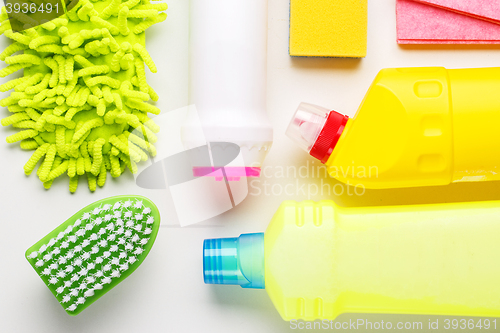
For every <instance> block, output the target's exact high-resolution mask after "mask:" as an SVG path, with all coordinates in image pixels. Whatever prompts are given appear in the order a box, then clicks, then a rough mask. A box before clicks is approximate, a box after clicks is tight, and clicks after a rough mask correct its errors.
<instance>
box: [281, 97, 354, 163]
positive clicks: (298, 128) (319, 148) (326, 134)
mask: <svg viewBox="0 0 500 333" xmlns="http://www.w3.org/2000/svg"><path fill="white" fill-rule="evenodd" d="M348 120H349V117H348V116H344V115H341V114H340V113H337V112H335V111H329V110H328V109H325V108H323V107H320V106H316V105H312V104H307V103H302V104H300V105H299V108H298V109H297V112H295V115H294V117H293V119H292V121H291V122H290V125H289V126H288V129H287V130H286V135H287V136H288V137H289V138H290V139H292V140H293V141H294V142H295V143H296V144H298V145H299V147H301V148H302V149H304V150H305V151H307V152H308V153H309V154H310V155H311V156H313V157H316V158H317V159H319V160H320V161H321V162H322V163H326V161H328V158H329V157H330V155H331V154H332V151H333V149H334V148H335V145H336V144H337V142H338V140H339V138H340V135H342V132H343V131H344V128H345V126H346V124H347V121H348Z"/></svg>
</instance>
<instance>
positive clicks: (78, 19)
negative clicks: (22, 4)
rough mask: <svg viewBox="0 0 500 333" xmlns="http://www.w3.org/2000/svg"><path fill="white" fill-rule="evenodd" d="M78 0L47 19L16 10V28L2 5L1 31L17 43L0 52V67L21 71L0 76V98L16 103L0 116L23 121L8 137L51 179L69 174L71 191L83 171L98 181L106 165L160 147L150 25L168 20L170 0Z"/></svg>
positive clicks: (130, 161)
mask: <svg viewBox="0 0 500 333" xmlns="http://www.w3.org/2000/svg"><path fill="white" fill-rule="evenodd" d="M35 2H36V3H37V4H38V3H42V2H40V1H39V0H37V1H34V0H33V3H35ZM62 5H63V6H64V9H65V10H66V6H65V4H64V3H62ZM72 6H73V7H72V8H71V5H70V6H68V7H67V8H71V9H70V10H66V13H65V14H63V15H61V16H60V17H58V18H55V19H53V20H50V21H46V22H45V23H42V24H41V25H36V24H35V23H34V22H32V21H33V20H32V18H31V17H29V16H23V15H22V13H19V14H18V15H17V16H15V18H16V19H18V20H19V21H21V22H22V23H24V25H23V27H24V30H21V31H18V29H15V28H14V31H12V26H11V23H10V22H11V21H9V19H8V14H7V11H8V9H9V7H3V8H2V13H1V14H0V18H1V21H2V24H1V26H0V32H1V33H3V34H4V35H5V36H6V37H8V38H10V39H12V40H13V43H12V44H11V45H10V46H8V47H7V48H6V49H5V50H4V51H3V52H2V53H1V54H0V59H1V60H3V61H5V63H6V64H7V65H8V66H7V67H5V68H3V69H2V70H0V77H6V76H8V75H9V74H13V73H15V72H17V71H18V70H21V69H23V70H24V76H23V77H21V78H16V79H13V80H11V81H9V82H7V83H4V84H2V85H1V86H0V90H1V91H3V92H5V91H8V90H11V89H14V91H13V92H12V93H11V94H10V96H9V97H7V98H4V99H3V100H1V101H0V105H1V106H4V107H7V108H8V110H9V111H10V112H11V113H12V115H11V116H9V117H7V118H5V119H3V120H2V122H1V123H2V125H3V126H8V125H12V126H13V127H15V128H19V129H20V131H19V132H18V133H16V134H13V135H11V136H9V137H7V142H8V143H15V142H20V144H21V148H22V149H26V150H34V153H33V155H32V156H31V158H30V159H29V160H28V162H27V163H26V165H25V166H24V172H25V173H26V174H27V175H29V174H31V173H32V172H33V170H34V169H35V168H36V166H37V165H38V164H39V167H38V170H37V175H38V177H39V178H40V180H41V181H42V182H43V184H44V186H45V188H47V189H48V188H50V187H51V185H52V182H53V181H54V179H55V178H57V177H59V176H61V175H63V174H67V175H68V176H69V179H70V180H69V188H70V191H71V192H75V191H76V188H77V186H78V179H79V176H83V175H86V177H87V179H88V185H89V188H90V190H91V191H94V190H95V189H96V186H97V185H99V186H103V185H104V183H105V182H106V177H107V173H108V171H109V172H110V174H111V176H112V177H119V176H120V175H121V174H122V173H123V172H124V171H125V170H126V169H127V168H128V169H129V170H130V171H131V172H132V173H135V172H137V166H136V163H138V162H140V161H146V160H147V159H148V155H152V156H154V155H155V154H156V150H155V148H154V146H153V145H152V144H154V143H155V142H156V136H155V133H158V131H159V128H158V127H157V125H156V124H155V123H154V122H153V121H152V120H151V119H150V118H149V117H148V113H152V114H159V113H160V110H159V109H158V108H157V107H156V106H154V105H152V104H151V103H150V102H149V101H150V100H153V101H157V100H158V95H157V94H156V93H155V91H154V90H153V89H152V88H151V87H150V86H149V85H148V83H147V82H146V73H145V65H146V66H147V67H148V68H149V70H150V71H151V72H153V73H156V71H157V70H156V66H155V64H154V63H153V60H152V59H151V57H150V55H149V53H148V52H147V50H146V49H145V34H144V32H145V30H146V29H147V28H149V27H150V26H152V25H153V24H155V23H158V22H162V21H163V20H165V18H166V16H167V15H166V14H165V13H164V12H162V11H165V10H166V9H167V5H166V4H165V3H161V2H150V0H128V1H122V0H106V1H95V2H90V1H89V0H80V1H78V2H77V3H76V5H75V4H74V3H73V5H72ZM6 8H7V9H6ZM12 10H13V8H12V7H11V8H10V12H9V15H11V16H12V14H11V12H12ZM42 22H43V21H42ZM35 25H36V26H35ZM33 26H35V27H33Z"/></svg>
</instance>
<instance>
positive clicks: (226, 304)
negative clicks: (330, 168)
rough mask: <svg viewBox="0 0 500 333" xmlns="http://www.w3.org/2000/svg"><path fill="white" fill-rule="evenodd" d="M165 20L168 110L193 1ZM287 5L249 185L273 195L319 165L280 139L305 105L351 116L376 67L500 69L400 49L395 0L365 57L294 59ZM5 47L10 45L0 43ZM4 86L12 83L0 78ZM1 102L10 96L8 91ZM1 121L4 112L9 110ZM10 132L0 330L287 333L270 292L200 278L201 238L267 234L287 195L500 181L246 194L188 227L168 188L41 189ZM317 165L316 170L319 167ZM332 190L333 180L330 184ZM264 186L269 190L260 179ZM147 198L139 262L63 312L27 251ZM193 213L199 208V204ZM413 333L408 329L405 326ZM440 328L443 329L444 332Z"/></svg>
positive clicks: (442, 49) (163, 69) (454, 55)
mask: <svg viewBox="0 0 500 333" xmlns="http://www.w3.org/2000/svg"><path fill="white" fill-rule="evenodd" d="M168 5H169V9H168V18H167V20H166V21H165V22H163V23H161V24H158V25H155V26H154V27H152V28H150V29H149V30H148V31H147V35H148V36H147V39H148V40H147V48H148V50H149V52H150V53H151V55H152V57H153V59H154V60H155V62H156V64H157V67H158V74H153V75H148V76H149V77H148V80H149V83H150V84H151V86H153V87H154V88H155V89H156V91H157V92H158V93H159V95H160V96H161V99H160V101H159V102H158V104H157V105H158V106H159V107H160V108H161V109H162V110H163V112H167V111H170V110H175V109H178V108H181V107H183V106H186V105H187V84H188V82H187V72H188V63H187V55H188V16H189V15H188V14H189V2H188V1H187V0H169V1H168ZM288 8H289V0H269V44H268V45H269V51H268V59H269V62H268V112H269V117H270V119H271V122H272V124H273V126H274V130H275V139H274V146H273V148H272V150H271V152H270V154H269V155H268V157H267V160H266V165H267V166H269V168H268V177H262V178H261V179H260V180H259V181H257V182H256V183H254V186H255V187H257V188H259V189H260V190H261V191H262V192H263V191H264V190H265V187H266V186H268V188H271V186H272V185H275V186H276V189H278V188H279V187H280V186H285V185H287V184H289V183H292V184H295V182H296V179H294V178H293V177H280V175H278V174H276V173H277V172H278V171H279V168H280V167H286V166H288V165H294V166H296V167H297V168H298V167H301V166H306V167H307V166H311V165H312V163H313V159H312V158H311V157H308V156H307V154H306V153H305V152H303V151H301V150H300V149H298V148H297V147H295V146H294V144H293V143H292V142H291V141H290V140H289V139H288V138H287V137H286V136H285V135H284V132H285V129H286V126H287V125H288V123H289V121H290V119H291V116H292V115H293V113H294V111H295V109H296V107H297V106H298V104H299V103H300V102H302V101H306V102H311V103H314V104H318V105H322V106H325V107H328V108H332V109H335V110H337V111H339V112H343V113H345V114H348V115H350V116H353V115H354V114H355V112H356V109H357V107H358V106H359V104H360V102H361V100H362V98H363V96H364V94H365V93H366V91H367V89H368V87H369V85H370V83H371V82H372V80H373V78H374V77H375V75H376V74H377V72H378V71H379V70H380V69H382V68H385V67H410V66H445V67H448V68H461V67H489V66H491V67H493V66H500V48H499V47H491V46H432V47H431V46H428V47H426V46H423V47H422V46H421V47H419V46H414V47H400V46H398V45H397V44H396V22H395V0H372V1H369V28H368V55H367V57H366V58H365V59H362V60H352V59H316V58H301V59H292V58H290V57H289V56H288V26H289V23H288V16H289V9H288ZM1 43H2V46H1V47H2V49H3V47H4V45H5V43H6V42H5V38H4V37H2V42H1ZM148 74H149V73H148ZM2 82H5V79H4V80H3V81H2ZM3 96H5V94H4V95H3ZM0 113H1V116H2V118H3V117H4V116H6V115H8V111H7V110H6V109H5V108H2V110H1V111H0ZM12 133H13V129H11V128H2V129H1V130H0V156H1V161H2V162H1V163H0V181H1V182H0V184H1V185H0V186H1V187H0V188H1V192H0V208H1V210H0V211H1V214H0V220H1V222H0V223H1V229H0V230H1V232H0V253H1V255H0V332H9V333H10V332H51V333H56V332H92V333H97V332H176V333H177V332H179V333H181V332H198V331H199V332H218V333H222V332H231V333H232V332H273V333H277V332H289V331H293V329H292V328H291V327H290V324H289V323H287V322H285V321H282V319H281V318H280V316H279V315H278V313H277V312H276V310H275V309H274V307H273V305H272V303H271V301H270V300H269V298H268V296H267V294H266V292H265V291H263V290H244V289H242V288H240V287H232V286H208V285H205V284H204V283H203V276H202V251H201V248H202V242H203V240H204V239H205V238H213V237H232V236H238V235H240V234H241V233H246V232H260V231H264V230H265V228H266V226H267V224H268V222H269V221H270V219H271V217H272V216H273V214H274V212H275V211H276V210H277V208H278V206H279V204H280V203H281V201H283V200H299V201H300V200H305V199H314V200H321V199H333V200H335V201H336V202H337V203H338V204H340V205H345V206H364V205H381V204H411V203H430V202H451V201H468V200H492V199H499V198H500V187H499V186H498V183H482V184H481V183H476V184H474V183H471V184H460V185H452V186H445V187H436V188H420V189H402V190H382V191H366V193H365V194H364V195H362V196H349V195H348V194H347V189H346V188H345V187H344V189H345V191H344V192H345V193H344V194H343V195H340V196H334V195H328V194H324V195H321V194H320V195H316V196H312V197H311V196H310V195H307V193H302V192H301V191H300V190H299V191H297V193H296V194H293V195H286V194H282V195H279V196H276V195H272V194H269V195H265V194H261V195H258V196H256V195H253V194H255V193H256V192H255V191H257V190H255V189H252V190H251V193H253V194H251V195H249V196H248V197H247V199H246V200H245V201H244V202H243V203H242V204H240V205H238V206H237V207H236V208H234V209H232V210H231V211H229V212H227V213H224V214H222V215H220V216H217V217H216V218H213V219H211V220H209V221H207V222H204V223H201V224H198V225H196V226H194V227H188V228H181V227H180V226H179V225H178V222H177V220H176V215H175V212H174V211H173V208H172V202H171V198H170V197H169V195H168V193H165V191H154V190H144V189H141V188H139V187H137V186H136V185H135V184H134V180H133V177H132V176H131V175H127V176H122V177H120V178H119V179H118V180H117V181H113V180H109V179H108V183H107V184H106V186H105V187H104V188H103V189H98V190H97V191H96V192H95V193H93V194H92V193H90V192H89V191H88V189H87V188H86V184H85V182H84V180H83V179H82V181H81V183H80V188H79V190H78V191H77V193H76V194H74V195H70V194H69V192H68V188H67V182H68V180H67V178H65V179H64V180H61V181H56V182H55V183H54V186H53V188H52V189H51V190H50V191H45V190H44V189H43V186H42V184H41V183H40V182H39V181H38V180H37V179H36V178H35V176H34V175H33V176H31V177H26V176H24V174H23V171H22V166H23V165H24V163H25V162H26V160H27V159H28V158H29V156H31V154H32V153H31V152H24V151H22V150H21V149H20V148H19V146H18V145H8V144H6V143H5V138H6V137H7V136H8V135H10V134H12ZM314 163H316V164H317V162H314ZM316 164H315V165H316ZM323 181H326V182H329V183H330V184H331V185H336V184H337V182H336V181H335V180H332V179H326V180H323ZM265 182H267V184H268V185H266V184H265ZM303 184H304V186H306V187H307V186H308V184H318V185H320V184H321V178H318V177H310V178H309V179H299V187H300V186H301V185H303ZM125 193H131V194H142V195H145V196H148V197H149V198H151V199H152V200H153V201H155V202H156V204H157V205H158V207H159V209H160V212H161V214H162V225H161V229H160V232H159V234H158V238H157V240H156V243H155V245H154V247H153V250H152V251H151V253H150V254H149V256H148V258H147V260H146V261H145V262H144V263H143V264H142V266H141V267H140V268H139V269H138V270H137V271H136V272H135V273H134V274H132V275H131V276H130V277H129V278H128V279H126V280H125V281H124V282H122V283H121V284H120V285H119V286H117V287H116V288H114V289H113V290H112V291H110V292H109V293H108V294H107V295H105V296H104V297H102V298H101V299H100V300H99V301H97V302H96V303H94V304H93V305H92V306H91V307H89V308H88V309H87V310H85V311H84V312H82V313H81V314H80V315H78V316H77V317H70V316H68V315H67V314H66V313H65V312H64V311H63V309H62V308H61V306H60V305H59V304H58V303H57V301H56V300H55V298H54V297H53V296H52V294H51V293H50V292H49V290H48V289H47V288H46V287H45V286H44V284H43V282H42V281H41V280H40V278H39V277H38V276H37V275H36V274H35V272H34V271H33V269H32V268H31V267H30V265H29V264H28V262H27V261H26V260H25V258H24V252H25V250H26V249H27V248H28V247H30V246H31V245H32V244H34V243H35V242H36V241H38V240H39V239H40V238H41V237H42V236H44V235H46V234H47V233H48V232H49V231H51V230H52V229H54V228H55V227H56V226H58V225H59V224H60V223H62V222H63V221H65V220H66V219H67V218H68V217H70V216H71V215H73V214H74V213H75V212H76V211H78V210H79V209H81V208H82V207H84V206H86V205H87V204H90V203H92V202H94V201H96V200H99V199H102V198H105V197H108V196H113V195H119V194H125ZM193 205H194V206H195V205H196V203H193ZM358 318H365V319H369V320H372V321H380V320H384V321H388V320H390V321H393V322H399V321H402V322H405V321H408V320H409V321H423V322H424V323H427V322H428V320H429V319H432V320H435V319H436V318H435V317H428V316H388V315H354V314H353V315H342V316H341V317H340V318H339V320H340V321H349V319H352V320H356V319H358ZM410 331H411V330H410ZM442 331H443V332H444V331H445V330H442Z"/></svg>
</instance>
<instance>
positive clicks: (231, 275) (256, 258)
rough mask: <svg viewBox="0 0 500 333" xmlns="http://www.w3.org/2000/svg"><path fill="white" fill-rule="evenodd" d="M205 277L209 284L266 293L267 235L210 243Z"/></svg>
mask: <svg viewBox="0 0 500 333" xmlns="http://www.w3.org/2000/svg"><path fill="white" fill-rule="evenodd" d="M203 276H204V279H205V283H206V284H229V285H239V286H241V287H243V288H258V289H264V287H265V280H264V234H263V233H259V234H244V235H241V236H240V237H238V238H216V239H206V240H205V241H204V242H203Z"/></svg>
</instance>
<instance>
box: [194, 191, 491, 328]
mask: <svg viewBox="0 0 500 333" xmlns="http://www.w3.org/2000/svg"><path fill="white" fill-rule="evenodd" d="M499 216H500V202H499V201H491V202H476V203H454V204H436V205H420V206H417V205H415V206H393V207H370V208H343V207H339V206H337V205H336V204H335V203H334V202H333V201H322V202H319V203H314V202H311V201H305V202H302V203H297V202H290V201H288V202H284V203H283V204H282V205H281V207H280V208H279V210H278V212H277V213H276V215H275V216H274V218H273V219H272V221H271V223H270V225H269V227H268V228H267V231H266V233H265V234H247V235H242V236H240V237H239V238H228V239H208V240H205V242H204V268H203V269H204V278H205V283H209V284H233V285H240V286H242V287H243V288H264V287H265V289H266V291H267V292H268V294H269V296H270V298H271V300H272V302H273V303H274V305H275V307H276V308H277V309H278V311H279V313H280V314H281V316H282V317H283V319H285V320H294V319H295V320H299V319H302V320H316V319H328V320H334V319H335V318H336V317H337V316H338V315H339V314H341V313H391V314H427V315H448V316H452V315H453V316H484V317H499V316H500V288H498V281H500V242H499V241H498V239H499V238H500V223H498V222H499Z"/></svg>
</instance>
